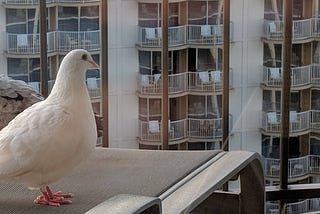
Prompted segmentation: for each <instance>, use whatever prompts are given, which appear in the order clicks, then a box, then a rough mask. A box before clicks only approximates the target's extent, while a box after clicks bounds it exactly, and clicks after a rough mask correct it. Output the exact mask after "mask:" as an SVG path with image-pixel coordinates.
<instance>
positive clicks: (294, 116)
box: [261, 110, 318, 134]
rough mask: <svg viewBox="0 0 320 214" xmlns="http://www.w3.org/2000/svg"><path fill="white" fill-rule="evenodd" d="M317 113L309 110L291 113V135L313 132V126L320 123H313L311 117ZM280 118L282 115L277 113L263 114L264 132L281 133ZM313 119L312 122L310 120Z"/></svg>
mask: <svg viewBox="0 0 320 214" xmlns="http://www.w3.org/2000/svg"><path fill="white" fill-rule="evenodd" d="M314 112H317V111H316V110H309V111H305V112H296V111H290V119H289V122H290V126H289V131H290V133H298V132H303V131H310V132H311V131H312V124H313V123H315V124H314V126H316V123H318V121H313V120H312V119H316V117H314V118H312V117H311V115H312V114H314ZM280 118H281V115H280V114H279V113H277V112H262V127H261V128H262V130H264V131H265V132H268V133H277V134H279V133H280V122H281V121H280ZM310 119H311V120H310Z"/></svg>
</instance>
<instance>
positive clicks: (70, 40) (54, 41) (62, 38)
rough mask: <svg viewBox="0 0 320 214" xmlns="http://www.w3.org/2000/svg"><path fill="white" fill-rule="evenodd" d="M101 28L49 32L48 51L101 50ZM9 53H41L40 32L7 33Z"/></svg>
mask: <svg viewBox="0 0 320 214" xmlns="http://www.w3.org/2000/svg"><path fill="white" fill-rule="evenodd" d="M100 47H101V46H100V30H96V31H77V32H73V31H53V32H48V33H47V49H48V52H67V51H70V50H72V49H77V48H82V49H86V50H88V51H95V50H100ZM7 52H8V53H9V54H27V55H29V54H40V36H39V34H11V33H8V34H7Z"/></svg>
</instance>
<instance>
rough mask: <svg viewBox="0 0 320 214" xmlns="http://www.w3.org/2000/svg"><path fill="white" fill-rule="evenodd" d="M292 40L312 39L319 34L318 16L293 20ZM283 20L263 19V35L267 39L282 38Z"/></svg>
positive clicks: (319, 21) (319, 20)
mask: <svg viewBox="0 0 320 214" xmlns="http://www.w3.org/2000/svg"><path fill="white" fill-rule="evenodd" d="M292 26H293V27H292V28H293V29H292V40H293V42H295V41H297V42H298V41H300V40H310V39H311V40H312V39H315V38H318V37H319V36H320V18H311V19H304V20H294V21H293V23H292ZM283 30H284V25H283V21H273V20H265V21H264V33H263V35H264V36H263V37H264V38H265V39H267V40H274V41H281V40H283V35H284V34H283Z"/></svg>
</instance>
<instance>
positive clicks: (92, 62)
mask: <svg viewBox="0 0 320 214" xmlns="http://www.w3.org/2000/svg"><path fill="white" fill-rule="evenodd" d="M89 63H90V64H91V65H92V67H94V68H96V69H100V66H99V65H98V64H97V63H95V62H94V61H89Z"/></svg>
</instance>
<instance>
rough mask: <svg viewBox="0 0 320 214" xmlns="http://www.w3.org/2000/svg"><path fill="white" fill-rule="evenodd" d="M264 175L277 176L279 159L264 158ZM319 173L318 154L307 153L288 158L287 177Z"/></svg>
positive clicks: (319, 159) (319, 158)
mask: <svg viewBox="0 0 320 214" xmlns="http://www.w3.org/2000/svg"><path fill="white" fill-rule="evenodd" d="M264 166H265V176H266V177H269V178H279V176H280V159H275V158H265V160H264ZM312 174H320V156H319V155H307V156H303V157H299V158H290V159H289V160H288V177H289V178H296V177H301V176H305V175H312Z"/></svg>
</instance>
